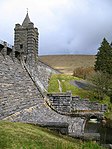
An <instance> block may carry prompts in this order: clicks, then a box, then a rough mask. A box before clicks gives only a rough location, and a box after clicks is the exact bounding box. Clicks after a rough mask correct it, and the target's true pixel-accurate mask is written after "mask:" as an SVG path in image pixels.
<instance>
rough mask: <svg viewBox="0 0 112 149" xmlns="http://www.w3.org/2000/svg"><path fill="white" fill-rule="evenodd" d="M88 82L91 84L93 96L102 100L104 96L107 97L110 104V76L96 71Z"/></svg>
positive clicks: (111, 99) (111, 93)
mask: <svg viewBox="0 0 112 149" xmlns="http://www.w3.org/2000/svg"><path fill="white" fill-rule="evenodd" d="M90 81H91V82H92V84H93V88H92V90H93V92H94V93H95V96H96V97H97V98H98V99H100V100H103V99H104V97H105V95H107V96H109V97H110V102H111V103H112V75H110V74H108V73H104V72H102V71H97V72H95V73H94V75H93V76H92V77H91V79H90Z"/></svg>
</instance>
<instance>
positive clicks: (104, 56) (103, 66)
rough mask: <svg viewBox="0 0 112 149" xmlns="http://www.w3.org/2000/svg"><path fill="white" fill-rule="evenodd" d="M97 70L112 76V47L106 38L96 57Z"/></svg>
mask: <svg viewBox="0 0 112 149" xmlns="http://www.w3.org/2000/svg"><path fill="white" fill-rule="evenodd" d="M95 70H96V71H102V72H104V73H109V74H112V47H111V45H110V44H109V43H108V42H107V40H106V39H105V38H104V39H103V41H102V43H101V46H100V47H99V49H98V53H97V55H96V62H95Z"/></svg>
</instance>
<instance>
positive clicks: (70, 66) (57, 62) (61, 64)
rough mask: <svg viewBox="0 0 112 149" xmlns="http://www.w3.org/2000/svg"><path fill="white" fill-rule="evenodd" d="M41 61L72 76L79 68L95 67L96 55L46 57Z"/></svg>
mask: <svg viewBox="0 0 112 149" xmlns="http://www.w3.org/2000/svg"><path fill="white" fill-rule="evenodd" d="M39 59H40V60H41V61H42V62H44V63H47V64H48V65H50V66H52V67H53V68H55V69H58V70H59V71H61V72H63V73H66V74H72V73H73V70H74V69H75V68H77V67H91V66H94V62H95V56H94V55H46V56H39Z"/></svg>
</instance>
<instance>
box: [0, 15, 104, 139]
mask: <svg viewBox="0 0 112 149" xmlns="http://www.w3.org/2000/svg"><path fill="white" fill-rule="evenodd" d="M37 53H38V30H37V28H34V25H33V23H31V21H30V19H29V16H28V13H27V15H26V17H25V19H24V21H23V23H22V25H20V24H16V27H15V40H14V47H13V46H11V45H9V44H7V43H6V42H3V41H0V119H1V120H10V121H21V122H25V123H34V124H39V125H42V126H46V127H48V128H51V129H54V128H56V129H57V130H58V131H59V130H60V132H62V133H63V134H69V135H71V136H77V137H81V136H83V135H84V127H85V123H86V121H87V120H88V119H89V118H90V117H91V116H96V117H97V118H98V119H102V118H103V112H104V111H105V107H104V106H102V107H103V108H102V109H103V110H102V109H101V106H100V105H99V104H93V105H94V108H93V110H92V107H93V105H92V104H91V103H90V102H89V101H88V100H84V101H83V103H82V102H81V101H80V99H79V98H77V97H72V95H71V93H70V92H69V93H61V94H47V87H48V81H49V78H50V76H51V74H53V73H59V72H58V71H57V70H55V69H53V68H51V67H49V66H48V65H46V64H44V63H42V62H41V61H38V54H37ZM90 105H92V106H90ZM95 108H96V109H95ZM87 111H89V112H88V113H87ZM77 112H78V113H77Z"/></svg>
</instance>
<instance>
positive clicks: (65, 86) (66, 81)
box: [48, 74, 112, 120]
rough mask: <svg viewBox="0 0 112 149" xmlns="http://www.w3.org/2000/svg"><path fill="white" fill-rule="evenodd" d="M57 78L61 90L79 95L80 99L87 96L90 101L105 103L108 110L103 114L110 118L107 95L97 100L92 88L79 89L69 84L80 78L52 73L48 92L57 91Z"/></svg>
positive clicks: (111, 107) (110, 111)
mask: <svg viewBox="0 0 112 149" xmlns="http://www.w3.org/2000/svg"><path fill="white" fill-rule="evenodd" d="M58 80H59V81H60V83H61V87H62V92H66V91H71V92H72V95H73V96H79V97H80V98H82V99H84V98H88V99H90V100H91V101H98V102H101V103H102V104H106V105H107V106H108V111H107V112H106V113H105V116H106V117H107V118H109V119H111V120H112V104H111V103H110V100H109V97H108V96H105V98H104V100H101V101H100V100H98V99H97V98H95V94H94V93H93V91H92V90H84V89H79V88H78V87H76V86H74V85H71V84H70V81H74V80H80V79H79V78H77V77H74V76H71V75H66V74H55V75H52V77H51V79H50V82H49V87H48V92H50V93H59V84H58Z"/></svg>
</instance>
